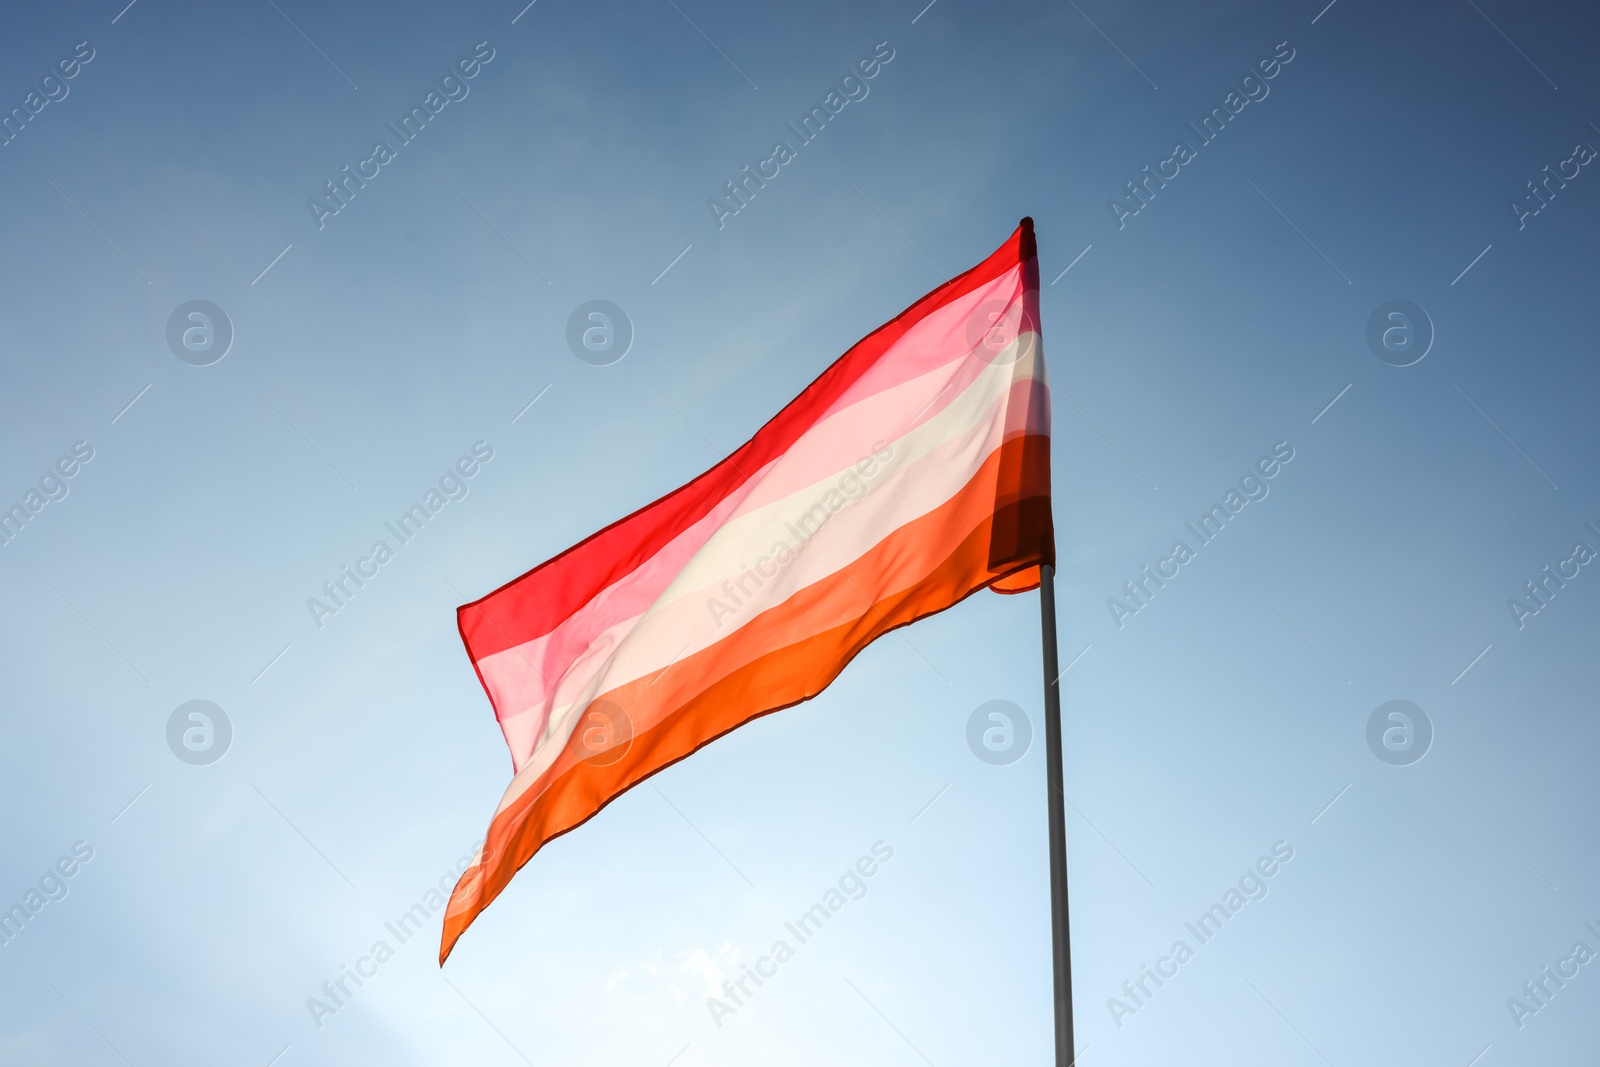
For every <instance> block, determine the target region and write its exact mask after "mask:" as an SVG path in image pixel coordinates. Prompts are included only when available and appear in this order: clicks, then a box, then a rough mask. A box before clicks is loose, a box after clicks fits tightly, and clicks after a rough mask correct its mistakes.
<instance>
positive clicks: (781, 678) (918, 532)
mask: <svg viewBox="0 0 1600 1067" xmlns="http://www.w3.org/2000/svg"><path fill="white" fill-rule="evenodd" d="M1053 560H1054V534H1053V531H1052V528H1051V520H1050V503H1049V439H1048V438H1044V437H1035V436H1030V437H1023V438H1018V439H1016V440H1013V441H1011V442H1008V443H1007V444H1006V445H1005V446H1003V447H1002V448H1001V449H999V450H997V451H996V453H994V455H993V457H992V458H991V461H990V462H989V463H986V464H985V466H984V467H983V469H982V470H981V471H980V473H979V474H978V475H977V476H976V477H974V479H973V480H972V482H971V483H969V486H968V488H967V489H964V490H963V491H962V492H961V493H959V494H957V495H956V497H955V498H954V499H952V500H951V501H949V502H947V503H946V504H945V505H943V506H941V508H939V509H938V510H937V511H935V512H932V513H930V514H928V515H925V516H923V517H921V518H919V519H917V520H916V521H914V522H912V523H909V524H907V525H906V526H904V527H901V528H900V529H898V530H896V531H895V532H894V533H892V534H891V535H890V536H889V537H887V538H885V539H884V540H883V541H882V542H880V543H879V545H877V546H875V547H874V548H873V549H872V550H871V551H870V552H868V553H867V554H866V555H865V556H863V557H862V558H861V559H859V560H857V561H856V562H855V563H853V564H852V565H851V566H850V567H848V568H846V569H845V570H844V571H841V572H838V573H837V574H836V575H833V576H830V577H829V578H828V579H826V580H824V581H821V582H818V583H816V584H815V585H813V586H810V587H808V588H807V589H805V590H802V591H801V592H800V593H797V594H796V595H795V596H793V597H791V598H790V599H789V600H787V601H785V602H784V603H783V604H782V605H780V606H779V607H777V608H774V609H772V610H771V611H769V612H766V613H764V615H763V616H762V617H761V618H760V620H759V622H758V623H756V624H753V625H751V626H747V627H744V628H742V629H741V630H739V631H736V632H735V633H734V634H731V635H730V636H729V638H728V639H727V640H726V641H724V642H719V643H718V644H717V645H714V646H712V647H710V648H707V649H705V650H703V651H702V652H700V653H697V654H696V655H694V656H691V657H690V658H689V659H687V660H685V661H684V662H683V663H681V664H679V665H678V666H676V667H674V668H672V669H671V670H670V671H668V672H667V674H666V675H664V676H663V677H662V678H660V679H658V680H657V683H658V685H661V686H665V688H664V689H662V690H661V691H660V692H659V693H656V692H651V691H650V690H652V689H654V688H655V687H654V686H651V685H650V684H649V682H648V681H643V682H636V683H630V684H629V685H627V686H623V687H621V688H620V689H618V690H614V691H612V692H611V693H608V694H605V695H604V696H603V697H602V698H601V699H607V700H611V701H612V702H614V703H616V704H619V705H620V706H622V707H624V708H627V707H629V706H630V703H631V704H632V705H633V706H634V707H639V706H640V702H641V701H644V702H648V703H649V704H652V705H654V706H655V707H657V708H665V709H667V712H666V715H665V717H664V718H662V719H661V721H659V722H658V723H657V724H656V725H655V726H653V727H652V728H650V729H647V730H644V731H642V732H641V733H640V734H639V735H638V736H637V737H635V738H634V739H633V744H632V747H631V748H630V749H629V750H628V751H627V752H626V755H625V756H624V757H623V758H621V759H620V760H618V761H616V762H614V763H610V764H609V765H606V766H600V765H597V764H596V763H595V762H594V761H593V760H584V759H583V758H581V757H582V756H583V755H584V753H582V752H581V750H580V749H579V747H578V746H576V745H573V744H571V743H570V742H569V746H568V749H567V750H566V751H564V752H563V753H562V754H561V756H560V758H559V759H558V760H557V762H556V763H555V764H554V765H553V766H552V767H551V768H550V770H549V771H548V772H546V774H545V775H542V776H540V779H539V780H537V781H536V782H535V783H533V785H532V786H530V788H529V789H528V790H527V791H525V792H524V793H523V794H522V795H520V796H518V797H516V798H515V799H514V800H512V801H511V802H510V803H509V804H507V805H506V807H505V808H504V809H503V810H502V811H500V812H499V813H498V814H497V815H496V816H495V818H494V821H493V823H492V825H491V826H490V829H489V834H488V839H487V841H486V843H485V850H486V851H485V857H484V859H483V861H482V862H480V863H479V864H478V865H475V866H474V867H472V868H471V869H469V870H468V871H467V872H466V874H464V875H463V876H462V878H461V881H460V883H459V884H458V885H457V886H456V890H455V892H454V893H453V894H452V895H451V899H450V905H449V908H448V910H447V913H446V916H445V922H444V933H443V941H442V944H441V946H440V956H439V959H440V962H441V963H442V962H443V961H444V959H445V957H447V956H448V955H449V953H450V950H451V948H452V947H453V946H454V945H455V942H456V941H457V939H459V938H460V936H461V934H462V932H464V931H465V929H466V928H467V926H468V925H469V924H470V923H471V922H472V920H473V919H474V918H475V917H476V916H477V915H478V914H479V913H480V912H482V911H483V909H484V908H486V907H487V906H488V905H489V903H490V902H491V901H493V900H494V898H495V897H496V896H498V895H499V894H500V892H501V891H502V890H503V889H504V888H505V886H506V885H507V884H508V883H509V882H510V880H511V877H512V875H513V874H515V873H516V871H517V870H518V869H520V868H521V867H522V866H523V865H524V864H525V863H527V862H528V860H530V859H531V858H532V857H533V855H534V854H535V853H536V852H537V851H538V850H539V849H540V848H541V847H543V845H544V844H545V842H547V841H549V840H551V839H552V838H554V837H557V836H559V835H560V834H563V833H566V832H567V831H569V830H572V829H573V828H575V827H577V826H578V825H580V824H582V823H583V822H585V821H587V820H588V819H589V818H591V817H593V816H594V814H595V813H596V812H598V811H599V810H600V809H601V808H603V807H604V806H605V805H606V804H607V803H609V802H610V801H611V800H612V799H614V798H615V797H616V796H617V795H618V794H620V793H622V792H624V791H625V790H627V789H628V788H630V787H631V786H633V785H635V784H637V783H638V782H640V781H642V780H644V779H645V778H647V777H649V776H650V775H652V774H655V773H657V772H658V771H660V770H662V769H663V768H665V767H667V766H669V765H671V764H672V763H675V762H677V761H678V760H680V759H683V758H684V757H686V756H688V755H689V754H690V753H692V752H694V751H695V750H696V749H698V748H700V747H702V746H703V745H705V744H708V743H709V742H710V741H712V740H714V739H716V738H717V737H720V736H721V735H722V734H724V733H727V732H728V731H730V730H733V729H735V728H737V727H738V726H740V725H742V724H744V723H745V722H748V721H750V720H751V719H754V718H757V717H759V716H761V715H765V714H769V713H771V712H773V711H776V710H779V709H780V708H784V707H789V706H791V705H793V704H796V703H799V702H800V701H802V700H805V699H807V698H809V697H811V696H814V695H816V694H817V693H818V692H820V691H821V690H822V689H823V688H825V687H826V686H827V685H828V684H829V683H830V682H831V681H832V680H833V679H834V678H835V677H837V676H838V674H839V672H840V671H842V670H843V669H844V667H845V666H846V665H847V664H848V663H849V662H850V660H851V659H853V658H854V657H855V656H856V654H857V653H859V652H860V651H861V650H862V649H863V648H865V647H866V646H867V645H868V644H870V643H871V642H872V641H873V640H875V639H876V638H878V637H880V636H882V635H883V634H884V633H886V632H888V631H889V630H891V629H894V628H895V627H898V626H903V625H906V624H908V623H910V622H913V621H915V620H916V619H919V618H922V617H924V616H926V615H931V614H933V613H935V612H938V611H943V610H944V609H945V608H947V607H949V606H950V605H952V604H954V603H956V602H958V601H960V600H962V599H963V598H965V597H966V596H968V595H970V594H971V593H973V592H975V591H976V590H978V589H981V588H983V587H985V586H987V585H990V584H992V583H995V582H996V581H999V580H1004V579H1006V578H1008V577H1012V576H1015V577H1017V578H1020V579H1021V580H1022V581H1024V582H1026V581H1027V580H1028V579H1027V577H1026V575H1027V574H1028V573H1029V572H1032V571H1034V570H1035V569H1036V568H1037V565H1038V564H1040V563H1044V562H1053ZM896 583H898V584H899V586H900V587H899V588H897V589H886V588H885V586H889V585H894V584H896ZM858 590H859V592H858ZM868 590H871V591H873V592H875V593H877V594H878V595H877V597H876V599H873V598H872V596H871V594H869V593H868V592H867V591H868ZM864 596H865V599H864ZM768 616H771V618H770V619H769V618H768ZM674 675H676V676H677V678H675V679H674V681H673V683H672V684H670V685H668V684H667V682H666V679H667V677H671V676H674ZM708 678H709V679H713V680H712V681H710V683H709V684H707V681H706V680H707V679H708ZM647 717H650V718H654V717H655V716H653V715H651V716H647ZM577 736H578V735H577V734H575V735H574V737H577Z"/></svg>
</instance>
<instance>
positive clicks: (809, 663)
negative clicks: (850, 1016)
mask: <svg viewBox="0 0 1600 1067" xmlns="http://www.w3.org/2000/svg"><path fill="white" fill-rule="evenodd" d="M1038 323H1039V265H1038V258H1037V253H1036V251H1035V246H1034V239H1033V220H1031V219H1023V220H1022V225H1021V226H1020V227H1018V229H1017V231H1016V232H1015V233H1013V234H1012V235H1011V237H1010V239H1009V240H1007V241H1006V243H1005V244H1003V245H1001V246H1000V248H999V250H998V251H996V252H995V253H994V254H993V255H991V256H990V257H989V258H988V259H986V260H984V261H983V262H982V263H980V264H978V266H976V267H974V268H972V269H971V270H969V271H967V272H966V273H965V274H962V275H960V276H959V277H957V278H955V279H953V280H951V281H949V282H946V283H945V284H944V285H941V286H940V287H939V288H937V289H935V290H934V291H933V292H931V293H929V294H928V295H927V296H925V297H923V298H922V299H921V300H918V301H917V302H916V303H915V304H913V305H912V306H911V307H910V308H908V309H907V310H906V311H904V312H902V313H901V314H900V315H899V316H898V317H897V318H895V319H894V320H893V321H891V322H889V323H888V324H886V325H884V326H881V327H879V328H878V329H877V330H875V331H874V332H873V333H871V334H869V335H868V336H867V337H866V338H864V339H863V340H861V341H860V342H858V343H857V344H856V345H855V347H853V348H851V349H850V351H848V352H846V353H845V354H844V355H843V356H841V357H840V358H839V359H838V361H836V362H835V363H834V364H833V365H832V366H831V367H829V368H828V369H827V370H826V371H825V372H823V374H822V376H821V377H820V378H818V379H817V380H816V381H814V382H812V383H811V385H810V386H808V387H807V388H806V390H805V392H803V393H801V394H800V395H799V396H798V397H797V398H795V400H794V401H793V402H791V403H790V404H789V406H788V407H786V408H784V409H783V410H782V411H780V412H779V413H778V414H777V415H776V416H775V417H774V418H773V419H772V421H771V422H769V423H767V424H766V425H765V426H763V427H762V428H761V430H760V431H759V432H757V434H756V435H755V436H754V437H753V438H751V439H750V440H749V441H748V442H747V443H746V444H744V445H743V446H741V447H740V448H738V449H737V450H735V451H734V452H733V453H732V454H731V455H729V456H728V457H727V458H726V459H724V460H723V461H722V462H720V463H718V464H717V465H716V466H714V467H712V468H711V469H710V470H708V471H706V472H705V473H704V474H702V475H700V476H699V477H698V478H696V479H695V480H694V481H692V482H690V483H689V484H687V485H685V486H683V487H682V488H680V489H676V490H674V491H673V492H671V493H668V494H667V495H666V496H664V497H662V498H661V499H660V500H657V501H656V502H655V503H653V504H650V505H648V506H646V507H644V508H642V509H640V510H639V511H636V512H634V513H633V514H632V515H629V516H628V517H627V518H625V519H622V520H620V521H618V522H616V523H613V524H612V525H610V526H608V527H606V528H605V529H603V530H601V531H600V532H599V533H597V534H595V535H593V536H592V537H590V538H588V539H587V540H585V541H582V542H580V543H579V544H577V545H574V546H573V547H572V548H569V549H567V551H565V552H563V553H561V554H560V555H559V556H557V557H555V558H554V559H552V560H549V561H548V562H545V563H542V564H540V565H539V566H537V567H535V568H534V569H533V570H531V571H529V572H528V573H526V574H524V575H522V577H520V578H517V579H516V580H514V581H512V582H510V583H509V584H507V585H504V586H501V587H500V588H499V589H496V590H495V591H494V592H492V593H490V594H489V595H488V596H486V597H484V598H483V599H481V600H477V601H474V602H473V603H471V604H467V605H465V606H464V607H462V608H460V609H459V611H458V612H457V616H458V623H459V626H460V629H461V638H462V640H463V641H465V642H466V646H467V655H468V656H470V657H471V658H472V663H473V666H474V667H475V668H476V669H477V672H478V678H479V680H480V681H481V682H482V683H483V688H484V690H485V691H486V692H487V693H488V694H489V700H490V702H491V703H492V704H493V705H494V711H495V716H496V717H497V718H498V719H499V721H500V729H501V730H502V731H503V732H504V734H505V738H506V744H508V745H509V746H510V747H511V763H512V767H513V769H514V771H515V776H514V777H513V778H512V779H511V784H510V786H508V787H507V788H506V791H505V795H504V796H503V797H502V798H501V800H500V806H499V808H498V810H496V812H495V814H494V819H493V821H492V822H491V823H490V824H489V832H488V835H487V837H486V839H485V841H484V845H483V847H482V849H481V850H480V851H479V854H478V856H477V857H476V858H475V859H474V861H473V865H472V866H471V867H470V868H468V869H467V871H466V872H465V873H464V874H463V875H462V877H461V881H460V883H459V884H458V885H457V886H456V889H455V892H454V893H453V894H452V895H451V897H450V903H449V906H448V907H447V908H446V911H445V918H444V933H443V939H442V942H441V944H440V950H439V962H440V963H441V964H442V963H443V962H444V960H445V958H446V957H447V956H449V954H450V950H451V949H452V948H453V947H454V945H455V943H456V941H457V940H458V939H459V938H460V937H461V935H462V933H463V932H464V931H465V930H466V928H467V926H468V925H470V924H471V922H472V921H473V919H474V918H476V917H477V915H478V913H479V912H481V911H483V909H484V908H486V907H488V906H489V903H490V902H491V901H493V900H494V898H495V897H496V896H498V895H499V894H500V891H501V890H503V889H504V888H505V887H506V884H507V883H508V882H510V880H511V876H512V875H513V874H515V873H516V872H517V870H518V869H519V868H521V867H522V865H523V864H525V863H527V862H528V860H530V859H531V858H532V857H533V855H534V853H535V852H537V851H538V850H539V849H540V848H541V847H542V846H543V845H544V844H545V842H547V841H549V840H550V839H551V838H554V837H556V836H558V835H560V834H564V833H566V832H567V831H568V830H571V829H573V828H574V827H577V826H579V825H580V824H582V823H583V822H585V821H586V820H588V819H589V818H590V817H591V816H593V815H594V814H595V813H596V812H598V811H599V810H600V809H601V808H603V807H605V806H606V804H608V803H609V802H610V801H611V800H612V799H614V798H615V797H616V796H617V795H618V794H620V793H622V792H623V791H624V790H627V789H629V788H631V787H633V786H635V785H637V784H639V783H640V782H642V781H644V780H645V779H646V778H648V777H650V776H651V775H652V774H655V773H656V772H657V771H659V770H661V769H662V768H664V767H667V766H670V765H671V764H673V763H676V762H677V761H678V760H681V759H683V758H684V757H685V756H688V755H689V754H690V753H692V752H694V751H695V750H696V749H698V748H700V747H701V746H702V745H706V744H709V743H710V742H712V741H714V740H716V739H717V738H718V737H721V736H722V735H723V734H725V733H727V732H728V731H730V730H732V729H734V728H736V727H738V726H742V725H743V724H744V723H747V722H749V721H750V720H751V719H754V718H757V717H758V716H761V715H766V714H768V713H770V712H774V711H777V710H779V709H781V708H786V707H789V706H791V705H793V704H797V703H799V702H800V701H802V700H806V699H808V698H810V697H813V696H816V695H817V694H818V693H820V692H821V691H822V690H823V689H824V688H825V687H826V686H827V685H828V683H830V682H832V681H833V679H834V678H836V677H838V675H839V672H840V671H842V670H844V668H845V665H846V664H848V663H849V662H850V660H851V659H853V658H854V657H855V655H856V654H857V653H858V652H860V651H861V650H862V649H863V648H865V647H866V646H867V645H868V644H870V643H871V642H872V641H874V640H876V639H877V638H878V637H880V636H882V635H883V634H885V633H888V632H889V631H890V630H892V629H894V628H896V627H898V626H906V625H908V624H910V623H912V622H915V621H916V620H917V619H920V618H922V617H923V616H925V615H931V614H933V613H934V612H936V611H943V610H944V609H945V608H948V607H950V606H951V605H953V604H956V603H957V602H959V601H961V600H962V599H964V598H965V597H967V596H969V595H970V594H972V593H974V592H976V591H977V590H979V589H984V588H989V589H994V590H995V591H997V592H1002V593H1017V592H1022V591H1024V590H1028V589H1033V588H1035V587H1037V585H1038V584H1039V567H1040V565H1042V564H1050V565H1052V566H1053V565H1054V563H1055V534H1054V529H1053V527H1052V524H1051V516H1050V404H1049V395H1048V394H1049V391H1048V387H1047V385H1046V381H1045V370H1044V359H1043V356H1042V353H1041V351H1040V343H1039V326H1038Z"/></svg>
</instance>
